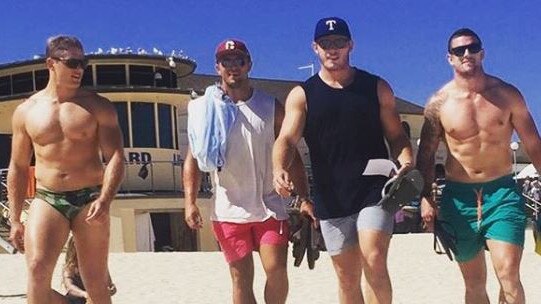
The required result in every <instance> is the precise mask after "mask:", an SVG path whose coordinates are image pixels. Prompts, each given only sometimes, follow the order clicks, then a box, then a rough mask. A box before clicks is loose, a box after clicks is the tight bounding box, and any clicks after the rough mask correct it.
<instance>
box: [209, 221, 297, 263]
mask: <svg viewBox="0 0 541 304" xmlns="http://www.w3.org/2000/svg"><path fill="white" fill-rule="evenodd" d="M212 228H213V230H214V236H215V237H216V239H217V240H218V243H219V244H220V247H221V249H222V251H223V253H224V255H225V259H226V261H227V262H228V263H233V262H235V261H238V260H240V259H242V258H244V257H245V256H247V255H248V254H251V253H252V251H254V250H256V251H257V250H259V246H260V245H262V244H265V245H277V246H287V244H288V235H289V227H288V225H287V220H283V221H278V220H276V219H275V218H272V217H271V218H269V219H268V220H266V221H264V222H254V223H241V224H239V223H229V222H212Z"/></svg>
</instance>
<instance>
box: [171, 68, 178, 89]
mask: <svg viewBox="0 0 541 304" xmlns="http://www.w3.org/2000/svg"><path fill="white" fill-rule="evenodd" d="M171 87H172V88H176V87H177V73H175V72H173V71H171Z"/></svg>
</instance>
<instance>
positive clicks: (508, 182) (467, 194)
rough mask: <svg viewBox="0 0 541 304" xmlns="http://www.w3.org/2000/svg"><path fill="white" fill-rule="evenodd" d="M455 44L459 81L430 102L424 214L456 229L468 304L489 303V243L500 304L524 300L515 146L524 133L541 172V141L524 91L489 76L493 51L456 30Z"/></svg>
mask: <svg viewBox="0 0 541 304" xmlns="http://www.w3.org/2000/svg"><path fill="white" fill-rule="evenodd" d="M447 47H448V54H447V60H448V62H449V64H450V65H451V67H452V68H453V72H454V77H453V79H452V80H451V81H450V82H448V83H447V84H445V85H444V86H443V87H442V88H441V89H440V90H438V91H437V92H436V93H435V94H434V95H433V96H432V97H431V98H430V100H429V101H428V104H427V105H426V108H425V122H424V124H423V128H422V132H421V143H420V146H419V153H418V155H417V164H418V168H419V169H420V171H421V172H423V174H424V179H425V183H426V186H425V190H424V191H423V194H422V203H421V204H422V216H423V219H424V221H425V222H426V223H428V224H429V225H433V223H434V219H435V218H436V216H438V218H441V219H442V220H445V221H447V222H448V223H449V227H447V226H446V228H448V232H449V233H453V234H455V236H456V239H457V242H456V247H457V252H456V254H455V258H456V260H457V262H458V265H459V267H460V270H461V271H462V276H463V278H464V282H465V286H466V295H465V302H466V303H488V302H489V301H488V295H487V291H486V272H487V269H486V261H485V253H484V250H483V249H484V248H485V246H487V247H488V249H489V250H490V255H491V258H492V264H493V267H494V269H495V271H496V276H497V277H498V281H499V283H500V287H501V289H500V300H499V301H500V303H524V301H525V299H524V290H523V287H522V283H521V282H520V260H521V257H522V250H523V246H524V230H525V227H526V216H525V213H524V200H523V199H522V196H521V195H520V190H519V189H518V187H517V185H516V183H515V181H514V179H513V175H512V174H511V173H512V172H513V164H512V157H511V156H512V154H511V150H510V149H509V143H510V142H511V136H512V134H513V131H516V132H517V133H518V135H519V137H520V139H521V141H522V144H523V146H524V147H525V150H526V152H527V153H528V155H529V156H530V159H531V160H532V162H533V163H534V166H535V167H536V169H537V170H538V171H540V169H541V139H540V138H539V134H538V132H537V128H536V127H535V124H534V121H533V119H532V117H531V115H530V113H529V112H528V108H527V107H526V103H525V101H524V98H523V97H522V95H521V94H520V92H519V91H518V90H517V89H516V88H515V87H513V86H512V85H510V84H508V83H506V82H504V81H503V80H501V79H499V78H496V77H494V76H491V75H488V74H486V73H485V72H484V70H483V65H482V61H483V59H484V56H485V52H484V50H483V45H482V42H481V39H480V38H479V36H478V35H477V34H476V33H475V32H473V31H472V30H471V29H467V28H462V29H459V30H457V31H455V32H454V33H453V34H452V35H451V37H450V38H449V41H448V45H447ZM440 140H444V141H445V143H446V146H447V160H446V163H445V172H446V185H445V188H444V189H443V197H442V202H441V205H440V209H439V214H438V208H437V206H436V205H435V203H434V201H433V200H432V196H431V195H430V184H431V183H432V181H433V180H434V155H435V153H436V150H437V148H438V144H439V142H440ZM540 172H541V171H540Z"/></svg>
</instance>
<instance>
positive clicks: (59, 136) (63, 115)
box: [25, 103, 97, 146]
mask: <svg viewBox="0 0 541 304" xmlns="http://www.w3.org/2000/svg"><path fill="white" fill-rule="evenodd" d="M25 124H26V129H27V132H28V134H29V135H30V137H31V138H32V141H34V142H35V143H36V144H38V145H42V146H44V145H48V144H53V143H58V142H61V141H64V140H66V139H67V140H71V141H78V140H84V139H87V138H91V137H93V136H95V134H96V130H97V121H96V119H95V117H94V115H92V113H91V112H90V111H89V110H88V109H86V108H84V107H82V106H80V105H78V104H75V103H65V104H58V103H52V104H51V103H44V104H36V105H35V106H34V107H33V108H32V109H31V111H29V112H28V115H27V117H26V121H25Z"/></svg>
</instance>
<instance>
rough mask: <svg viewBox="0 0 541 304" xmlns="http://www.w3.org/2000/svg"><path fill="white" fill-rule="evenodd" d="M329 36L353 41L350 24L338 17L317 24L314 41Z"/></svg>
mask: <svg viewBox="0 0 541 304" xmlns="http://www.w3.org/2000/svg"><path fill="white" fill-rule="evenodd" d="M329 35H339V36H344V37H347V38H348V39H351V33H350V32H349V27H348V24H347V23H346V21H344V20H343V19H340V18H338V17H327V18H323V19H320V20H319V21H318V22H317V24H316V30H315V31H314V41H316V40H318V39H319V38H321V37H323V36H329Z"/></svg>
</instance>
